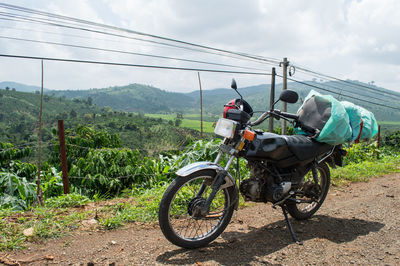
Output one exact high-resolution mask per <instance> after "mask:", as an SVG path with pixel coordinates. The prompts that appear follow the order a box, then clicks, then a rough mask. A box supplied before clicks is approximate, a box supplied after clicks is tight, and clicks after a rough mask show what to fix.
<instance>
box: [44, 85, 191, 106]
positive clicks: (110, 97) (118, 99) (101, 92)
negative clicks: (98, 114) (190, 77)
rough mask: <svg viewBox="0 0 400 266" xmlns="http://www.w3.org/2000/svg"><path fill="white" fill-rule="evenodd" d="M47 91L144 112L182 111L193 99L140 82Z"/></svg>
mask: <svg viewBox="0 0 400 266" xmlns="http://www.w3.org/2000/svg"><path fill="white" fill-rule="evenodd" d="M48 93H52V94H54V95H55V96H58V97H61V96H65V97H67V98H81V99H84V100H87V99H88V98H89V97H90V98H91V99H92V100H93V103H95V104H97V105H98V106H103V107H104V106H109V107H111V108H112V109H114V110H123V111H130V112H137V111H143V112H146V113H157V112H183V111H184V110H187V109H190V108H191V107H192V106H193V103H194V101H195V100H194V99H193V98H192V97H190V96H188V95H185V94H183V93H176V92H167V91H164V90H160V89H157V88H155V87H152V86H146V85H141V84H130V85H127V86H122V87H109V88H105V89H90V90H66V91H49V92H48Z"/></svg>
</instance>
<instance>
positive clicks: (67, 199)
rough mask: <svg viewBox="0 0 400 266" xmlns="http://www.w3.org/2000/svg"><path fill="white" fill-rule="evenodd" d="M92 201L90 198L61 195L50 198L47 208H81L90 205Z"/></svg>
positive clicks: (47, 201)
mask: <svg viewBox="0 0 400 266" xmlns="http://www.w3.org/2000/svg"><path fill="white" fill-rule="evenodd" d="M89 201H90V200H89V198H88V197H86V196H83V195H80V194H76V193H71V194H66V195H61V196H58V197H53V198H49V199H47V200H46V202H45V205H46V207H52V208H69V207H80V206H83V205H85V204H86V203H88V202H89Z"/></svg>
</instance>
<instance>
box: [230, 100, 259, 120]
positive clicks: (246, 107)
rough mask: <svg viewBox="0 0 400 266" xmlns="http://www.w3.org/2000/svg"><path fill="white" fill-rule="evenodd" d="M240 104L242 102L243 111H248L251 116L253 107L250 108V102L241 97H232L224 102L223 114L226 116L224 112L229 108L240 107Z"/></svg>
mask: <svg viewBox="0 0 400 266" xmlns="http://www.w3.org/2000/svg"><path fill="white" fill-rule="evenodd" d="M240 104H243V111H245V112H246V113H248V114H249V115H250V117H251V116H253V108H251V106H250V104H248V103H247V102H246V101H245V100H241V99H233V100H231V101H229V102H227V103H226V104H224V112H223V116H224V118H226V113H227V112H228V111H229V110H231V109H238V110H239V109H240Z"/></svg>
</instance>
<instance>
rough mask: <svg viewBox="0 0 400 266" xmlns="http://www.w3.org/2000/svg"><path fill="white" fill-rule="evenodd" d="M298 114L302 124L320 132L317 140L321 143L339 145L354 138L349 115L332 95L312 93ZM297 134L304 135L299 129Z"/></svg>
mask: <svg viewBox="0 0 400 266" xmlns="http://www.w3.org/2000/svg"><path fill="white" fill-rule="evenodd" d="M297 113H298V115H299V122H300V123H301V124H303V125H306V126H309V127H312V128H315V129H318V130H319V134H318V135H317V136H316V138H315V139H316V140H317V141H319V142H325V143H328V144H331V145H338V144H342V143H344V142H347V141H349V140H351V138H352V129H351V127H350V123H349V115H348V114H347V112H346V110H345V108H344V107H343V105H342V104H341V103H340V102H339V101H338V100H336V99H335V98H333V97H332V96H331V95H321V94H320V93H318V92H316V91H313V90H312V91H310V93H309V94H308V95H307V97H306V99H305V101H304V104H303V105H302V106H301V107H300V109H299V111H298V112H297ZM296 133H299V134H304V132H302V131H301V130H299V129H296Z"/></svg>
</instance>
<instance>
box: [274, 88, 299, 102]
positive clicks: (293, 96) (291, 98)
mask: <svg viewBox="0 0 400 266" xmlns="http://www.w3.org/2000/svg"><path fill="white" fill-rule="evenodd" d="M298 99H299V95H298V94H297V92H295V91H292V90H284V91H282V92H281V95H280V96H279V100H281V101H283V102H287V103H296V102H297V100H298Z"/></svg>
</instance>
